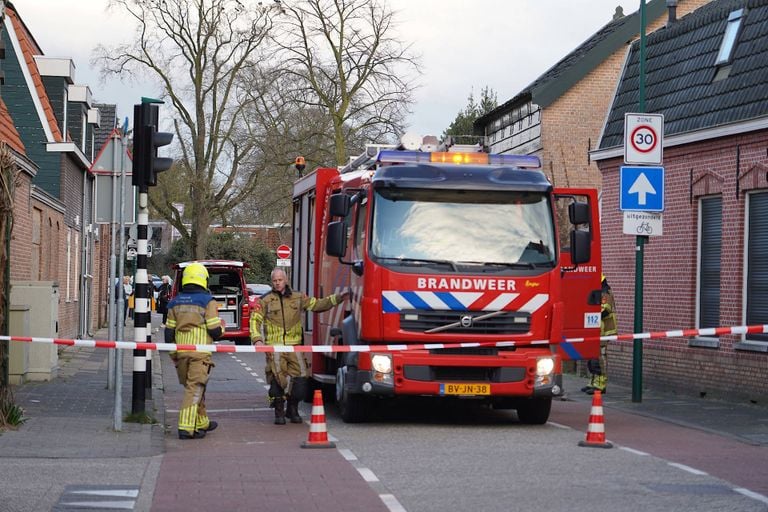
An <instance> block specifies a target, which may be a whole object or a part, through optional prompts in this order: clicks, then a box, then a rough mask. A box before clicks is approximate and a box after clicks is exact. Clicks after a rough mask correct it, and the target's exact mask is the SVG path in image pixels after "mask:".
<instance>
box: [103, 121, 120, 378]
mask: <svg viewBox="0 0 768 512" xmlns="http://www.w3.org/2000/svg"><path fill="white" fill-rule="evenodd" d="M121 147H122V145H121V144H120V141H119V136H118V134H117V133H116V132H113V135H112V150H113V154H112V174H111V176H110V178H111V181H112V217H111V219H110V223H109V226H110V237H109V238H110V249H109V288H108V290H109V300H108V301H107V322H109V328H108V329H107V337H108V338H109V339H110V340H114V339H115V327H117V326H116V325H115V320H116V318H117V315H116V314H115V301H116V300H117V297H116V294H115V290H117V289H118V288H119V287H120V286H122V283H119V282H118V283H115V277H116V274H117V269H116V265H117V257H116V256H115V249H116V247H117V246H116V243H115V235H116V231H117V229H116V226H115V222H117V173H118V170H117V169H118V165H120V164H119V162H118V160H117V159H118V157H119V156H120V155H119V154H120V148H121ZM121 295H122V294H121ZM115 356H116V354H115V351H114V350H110V351H109V357H108V359H107V361H108V362H107V389H109V390H110V391H113V390H114V389H115V373H116V372H115Z"/></svg>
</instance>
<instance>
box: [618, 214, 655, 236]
mask: <svg viewBox="0 0 768 512" xmlns="http://www.w3.org/2000/svg"><path fill="white" fill-rule="evenodd" d="M661 215H662V214H661V213H660V212H632V211H625V212H624V230H623V232H624V234H625V235H635V236H637V235H641V236H660V235H662V234H663V233H664V231H663V229H662V226H663V224H662V216H661Z"/></svg>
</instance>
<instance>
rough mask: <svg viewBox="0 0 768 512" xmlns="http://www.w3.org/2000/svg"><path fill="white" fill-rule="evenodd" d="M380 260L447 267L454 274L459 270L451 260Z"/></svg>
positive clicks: (389, 258)
mask: <svg viewBox="0 0 768 512" xmlns="http://www.w3.org/2000/svg"><path fill="white" fill-rule="evenodd" d="M379 259H380V260H385V261H394V262H395V263H399V264H403V265H408V264H413V263H416V264H422V265H447V266H449V267H451V270H453V271H454V272H458V271H459V269H458V267H456V263H454V262H453V261H450V260H428V259H422V258H394V257H387V256H385V257H381V256H380V257H379Z"/></svg>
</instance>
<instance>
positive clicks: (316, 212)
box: [291, 137, 601, 424]
mask: <svg viewBox="0 0 768 512" xmlns="http://www.w3.org/2000/svg"><path fill="white" fill-rule="evenodd" d="M598 213H599V210H598V197H597V191H596V190H594V189H570V188H555V187H553V185H552V183H550V181H549V180H548V179H547V177H546V176H545V174H544V172H543V171H542V168H541V162H540V160H539V158H538V157H536V156H531V155H508V154H489V153H488V152H486V151H484V148H483V147H482V145H480V144H478V145H452V146H448V145H438V144H437V141H436V140H435V138H434V137H432V140H431V141H430V140H429V139H428V138H424V139H421V138H415V137H406V138H404V139H403V142H402V143H401V144H399V145H398V146H373V145H372V146H368V147H367V148H366V152H365V153H364V154H363V155H360V156H359V157H357V158H355V159H354V160H352V161H351V162H350V163H349V164H348V165H346V166H344V167H343V168H318V169H316V170H314V171H313V172H311V173H309V174H307V175H306V176H303V177H301V178H300V179H298V180H297V181H296V182H295V184H294V189H293V248H294V249H293V254H292V260H291V266H292V272H291V284H292V286H293V287H294V288H295V289H300V290H303V291H306V292H307V293H309V294H311V295H314V296H318V297H320V296H327V295H329V294H331V293H334V292H338V291H341V290H343V289H349V291H350V299H349V301H347V302H346V303H345V306H344V307H339V308H334V309H332V310H331V311H329V312H324V313H307V316H306V318H305V324H304V328H305V340H304V343H305V344H312V345H317V346H322V345H325V346H326V347H322V348H318V349H316V350H314V351H313V352H312V373H313V381H314V382H313V384H314V385H315V386H317V387H324V388H326V389H327V390H328V391H329V392H330V390H331V389H333V390H335V399H336V401H337V405H338V410H339V412H340V415H341V417H342V419H343V420H344V421H345V422H359V421H365V420H366V418H368V416H369V415H370V414H371V413H372V412H373V409H372V408H374V407H376V405H377V403H378V402H379V401H380V400H381V399H387V398H396V397H400V396H406V395H426V396H434V397H443V398H450V397H454V398H471V399H478V400H484V401H485V402H486V403H487V404H488V405H489V406H490V407H493V408H496V409H516V412H517V417H518V419H519V421H520V422H522V423H527V424H543V423H545V422H546V421H547V419H548V418H549V414H550V408H551V405H552V399H553V397H556V396H559V395H561V394H562V393H563V387H562V367H563V361H566V360H576V359H593V358H597V356H598V352H599V341H597V340H585V339H584V338H589V337H593V338H594V337H598V336H599V333H600V275H601V263H600V228H599V214H598ZM450 344H463V345H462V346H460V347H450V346H447V347H444V345H450ZM339 345H365V346H368V349H367V350H350V351H339V350H334V348H333V346H339ZM385 345H387V346H388V348H387V349H386V350H385V349H384V346H385ZM392 345H396V346H397V347H396V348H397V349H394V350H393V349H392ZM377 347H382V349H381V350H378V351H377Z"/></svg>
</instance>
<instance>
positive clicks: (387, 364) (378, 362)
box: [371, 354, 392, 373]
mask: <svg viewBox="0 0 768 512" xmlns="http://www.w3.org/2000/svg"><path fill="white" fill-rule="evenodd" d="M371 366H372V367H373V369H374V370H375V371H377V372H379V373H392V355H391V354H374V355H373V357H371Z"/></svg>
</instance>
